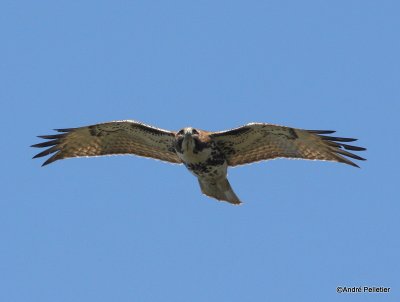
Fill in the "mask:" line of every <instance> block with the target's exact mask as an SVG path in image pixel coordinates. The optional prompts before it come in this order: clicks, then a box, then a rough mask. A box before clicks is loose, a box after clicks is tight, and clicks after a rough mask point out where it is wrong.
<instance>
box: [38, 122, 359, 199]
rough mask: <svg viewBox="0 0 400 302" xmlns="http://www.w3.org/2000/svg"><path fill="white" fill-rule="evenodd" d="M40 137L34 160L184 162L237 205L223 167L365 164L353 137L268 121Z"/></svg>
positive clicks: (116, 125) (106, 127) (204, 184)
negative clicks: (213, 128)
mask: <svg viewBox="0 0 400 302" xmlns="http://www.w3.org/2000/svg"><path fill="white" fill-rule="evenodd" d="M55 131H57V133H56V134H52V135H41V136H39V138H42V139H45V140H46V141H44V142H42V143H38V144H35V145H32V147H35V148H46V149H45V150H44V151H42V152H40V153H38V154H37V155H35V156H34V158H38V157H43V156H48V155H50V157H49V158H48V159H47V160H46V161H45V162H44V163H43V166H44V165H48V164H50V163H53V162H55V161H57V160H60V159H65V158H72V157H94V156H105V155H124V154H127V155H137V156H142V157H148V158H153V159H157V160H161V161H165V162H169V163H174V164H184V165H185V167H186V168H187V169H188V170H189V171H190V172H191V173H192V174H193V175H194V176H196V177H197V179H198V181H199V185H200V188H201V191H202V192H203V193H204V194H206V195H208V196H210V197H213V198H216V199H218V200H223V201H228V202H230V203H232V204H240V203H241V201H240V199H239V198H238V197H237V195H236V194H235V193H234V192H233V190H232V188H231V186H230V184H229V181H228V179H227V169H228V167H230V166H238V165H244V164H249V163H254V162H258V161H263V160H270V159H275V158H292V159H306V160H323V161H335V162H340V163H345V164H348V165H351V166H354V167H358V165H357V164H355V163H354V162H353V161H352V160H350V159H349V158H351V159H355V160H365V159H364V158H362V157H360V156H358V155H356V154H354V153H351V152H349V151H364V150H366V149H365V148H363V147H357V146H353V145H350V144H347V143H351V142H354V141H356V139H354V138H343V137H335V136H330V134H333V133H334V132H335V131H332V130H304V129H297V128H291V127H285V126H278V125H273V124H267V123H250V124H247V125H244V126H241V127H238V128H234V129H231V130H225V131H219V132H210V131H204V130H200V129H196V128H192V127H186V128H183V129H181V130H179V131H177V132H175V131H168V130H164V129H160V128H156V127H153V126H149V125H146V124H143V123H140V122H136V121H131V120H123V121H114V122H108V123H101V124H96V125H90V126H84V127H78V128H64V129H55Z"/></svg>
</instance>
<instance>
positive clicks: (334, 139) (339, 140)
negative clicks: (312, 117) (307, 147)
mask: <svg viewBox="0 0 400 302" xmlns="http://www.w3.org/2000/svg"><path fill="white" fill-rule="evenodd" d="M319 137H320V138H322V139H323V140H327V141H335V142H355V141H356V140H357V139H356V138H348V137H335V136H325V135H319Z"/></svg>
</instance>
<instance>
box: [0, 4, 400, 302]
mask: <svg viewBox="0 0 400 302" xmlns="http://www.w3.org/2000/svg"><path fill="white" fill-rule="evenodd" d="M399 10H400V4H399V3H398V1H353V0H348V1H229V2H228V1H7V0H3V1H2V2H1V4H0V37H1V42H2V43H1V45H2V46H1V47H0V58H1V60H0V82H1V89H0V99H1V108H2V110H1V126H2V129H3V133H2V140H3V143H2V148H1V149H0V152H1V158H2V160H1V162H2V164H1V166H2V172H1V174H0V177H1V179H0V180H1V195H2V197H1V201H0V206H1V211H0V239H1V243H0V255H1V257H0V300H1V301H10V302H11V301H13V302H14V301H16V302H17V301H18V302H19V301H21V302H22V301H24V302H25V301H32V302H33V301H41V302H44V301H58V302H63V301H96V302H99V301H174V302H177V301H195V302H196V301H338V300H342V301H399V299H400V294H399V292H400V282H399V280H400V278H399V271H400V262H399V256H398V255H400V240H399V235H398V232H399V228H400V222H399V210H400V206H399V194H398V179H396V178H398V167H399V166H398V159H397V157H398V156H397V155H398V150H399V144H398V131H399V127H398V112H399V100H400V88H399V87H400V86H399V79H400V60H399V53H400V40H399V29H400V19H399ZM120 119H134V120H139V121H142V122H145V123H148V124H151V125H155V126H158V127H161V128H165V129H171V130H176V129H180V128H182V127H184V126H189V125H190V126H193V127H198V128H201V129H206V130H222V129H229V128H232V127H236V126H239V125H242V124H245V123H248V122H252V121H254V122H269V123H275V124H281V125H287V126H293V127H297V128H305V129H333V130H337V131H338V133H337V134H338V135H339V136H344V137H357V138H359V141H358V142H357V145H360V146H364V147H367V148H368V151H367V152H364V154H362V155H363V156H365V157H367V158H368V161H367V162H362V163H361V166H362V168H361V169H355V168H352V167H350V166H346V165H342V164H336V163H326V162H308V161H289V160H276V161H268V162H263V163H259V164H254V165H247V166H244V167H239V168H235V169H231V170H230V173H229V179H230V182H231V184H232V186H233V188H234V189H235V191H236V193H237V194H238V195H239V196H240V197H241V199H242V200H243V201H244V202H245V203H244V205H243V206H241V207H233V206H231V205H229V204H226V203H218V202H216V201H214V200H212V199H209V198H207V197H205V196H203V195H201V193H200V189H199V187H198V184H197V181H196V179H195V178H194V177H193V176H192V175H190V174H189V173H188V172H187V171H186V170H185V168H184V167H181V166H175V165H168V164H164V163H161V162H158V161H152V160H148V159H143V158H137V157H129V156H128V157H107V158H94V159H72V160H66V161H59V162H57V163H55V164H52V165H50V166H47V167H45V168H41V167H40V165H41V163H42V161H40V160H31V157H32V156H33V155H34V154H35V152H36V151H37V150H34V149H32V148H29V145H31V144H34V143H37V142H39V139H37V138H35V136H36V135H41V134H50V133H51V129H53V128H68V127H77V126H83V125H89V124H94V123H99V122H105V121H111V120H120ZM338 286H348V287H353V286H386V287H391V288H392V290H391V292H390V293H389V294H338V293H336V287H338Z"/></svg>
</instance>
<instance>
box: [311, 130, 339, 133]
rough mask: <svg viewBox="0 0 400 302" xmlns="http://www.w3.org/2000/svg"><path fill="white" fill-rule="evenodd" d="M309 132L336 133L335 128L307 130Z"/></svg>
mask: <svg viewBox="0 0 400 302" xmlns="http://www.w3.org/2000/svg"><path fill="white" fill-rule="evenodd" d="M307 132H309V133H314V134H332V133H335V132H336V131H335V130H307Z"/></svg>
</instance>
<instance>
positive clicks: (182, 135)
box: [175, 127, 205, 154]
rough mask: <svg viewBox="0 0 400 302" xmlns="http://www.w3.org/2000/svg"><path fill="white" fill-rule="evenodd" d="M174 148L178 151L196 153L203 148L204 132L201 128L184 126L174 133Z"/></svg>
mask: <svg viewBox="0 0 400 302" xmlns="http://www.w3.org/2000/svg"><path fill="white" fill-rule="evenodd" d="M175 137H176V150H177V151H178V152H179V153H182V154H183V153H188V152H189V153H197V152H199V151H201V150H202V149H203V148H204V144H205V141H204V133H203V131H201V130H198V129H195V128H192V127H186V128H183V129H181V130H179V131H178V132H177V133H176V136H175Z"/></svg>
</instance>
